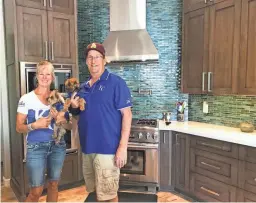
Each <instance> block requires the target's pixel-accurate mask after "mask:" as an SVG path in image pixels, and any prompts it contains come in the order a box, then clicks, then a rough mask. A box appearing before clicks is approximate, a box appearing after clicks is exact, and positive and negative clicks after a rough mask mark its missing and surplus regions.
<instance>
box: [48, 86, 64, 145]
mask: <svg viewBox="0 0 256 203" xmlns="http://www.w3.org/2000/svg"><path fill="white" fill-rule="evenodd" d="M47 101H48V102H49V104H50V105H51V108H53V109H55V110H57V111H58V112H60V111H64V112H66V110H65V109H64V103H65V100H64V98H63V97H62V96H61V94H60V93H59V92H58V90H53V91H51V93H50V96H49V97H48V98H47ZM62 124H63V122H59V121H58V119H57V120H55V123H54V129H53V138H54V139H55V141H56V142H57V143H58V142H59V141H60V139H61V138H62V137H63V136H64V135H65V133H66V130H65V128H64V127H63V126H62Z"/></svg>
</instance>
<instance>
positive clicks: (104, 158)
mask: <svg viewBox="0 0 256 203" xmlns="http://www.w3.org/2000/svg"><path fill="white" fill-rule="evenodd" d="M114 157H115V155H111V154H83V175H84V180H85V186H86V190H87V192H94V191H95V190H96V193H97V199H98V200H99V201H105V200H110V199H114V198H115V197H116V196H117V191H118V188H119V175H120V169H119V168H118V167H116V165H115V160H114Z"/></svg>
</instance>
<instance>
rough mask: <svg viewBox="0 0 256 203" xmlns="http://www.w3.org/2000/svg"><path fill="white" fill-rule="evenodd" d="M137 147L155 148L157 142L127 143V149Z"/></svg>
mask: <svg viewBox="0 0 256 203" xmlns="http://www.w3.org/2000/svg"><path fill="white" fill-rule="evenodd" d="M129 148H130V149H131V148H137V149H157V148H158V144H145V143H133V142H132V143H131V142H129V143H128V149H129Z"/></svg>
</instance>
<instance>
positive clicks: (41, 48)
mask: <svg viewBox="0 0 256 203" xmlns="http://www.w3.org/2000/svg"><path fill="white" fill-rule="evenodd" d="M17 32H18V35H17V36H18V53H19V61H33V62H38V61H41V60H47V59H48V42H47V11H46V10H40V9H34V8H27V7H21V6H17Z"/></svg>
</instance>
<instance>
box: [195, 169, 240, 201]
mask: <svg viewBox="0 0 256 203" xmlns="http://www.w3.org/2000/svg"><path fill="white" fill-rule="evenodd" d="M190 192H191V193H192V194H193V195H195V196H196V197H197V198H199V199H200V200H203V201H208V202H235V201H236V188H235V187H233V186H230V185H227V184H225V183H221V182H219V181H217V180H214V179H211V178H207V177H205V176H202V175H199V174H196V173H191V176H190Z"/></svg>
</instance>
